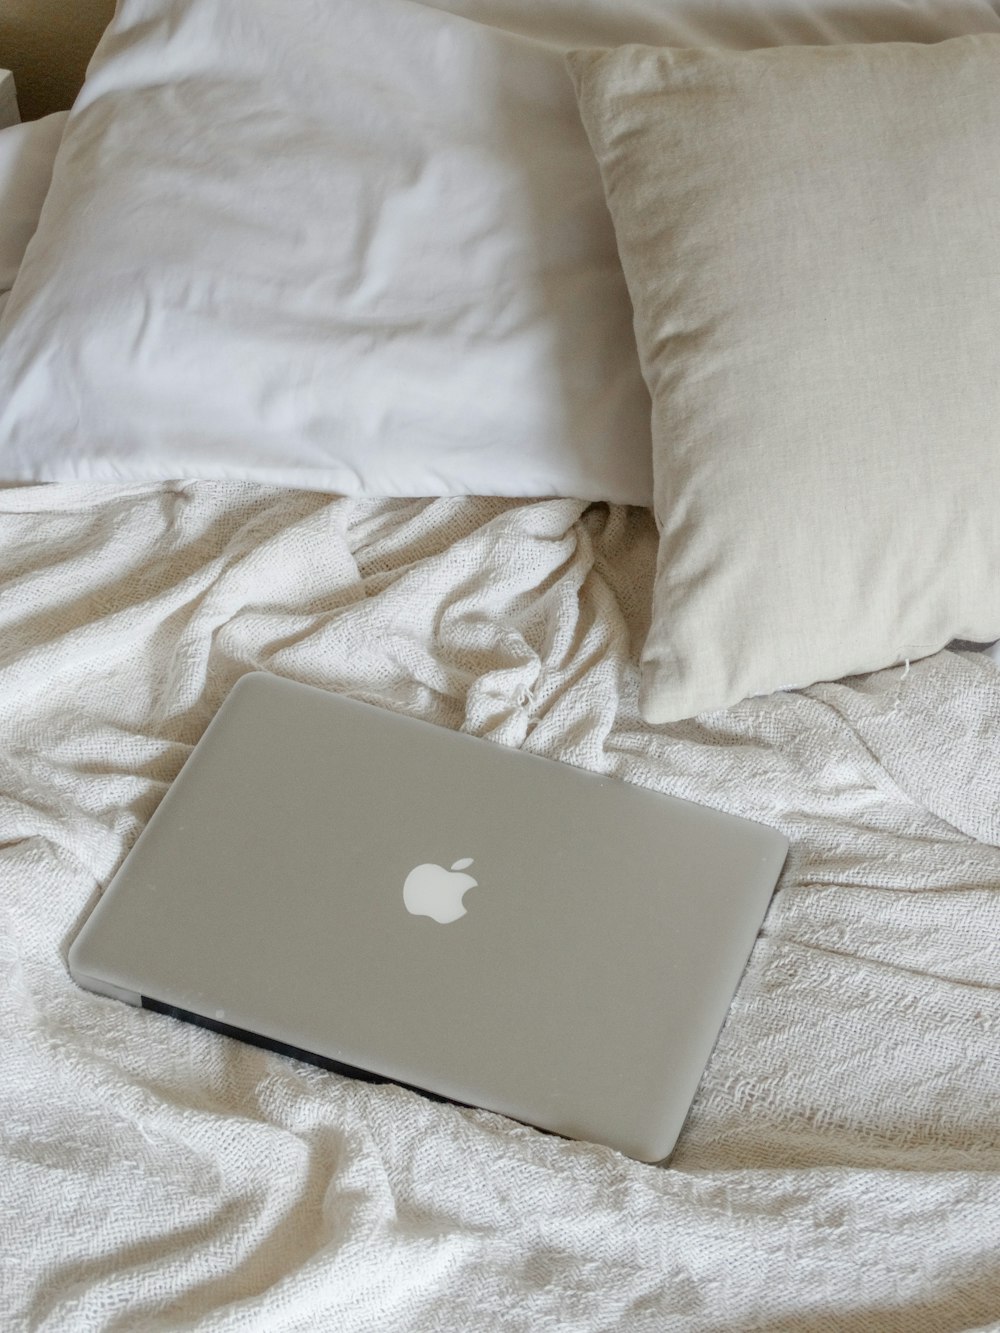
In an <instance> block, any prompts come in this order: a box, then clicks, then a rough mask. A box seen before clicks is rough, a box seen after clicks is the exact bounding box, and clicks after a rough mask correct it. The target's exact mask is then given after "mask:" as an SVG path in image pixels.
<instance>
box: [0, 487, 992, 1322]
mask: <svg viewBox="0 0 1000 1333" xmlns="http://www.w3.org/2000/svg"><path fill="white" fill-rule="evenodd" d="M654 552H655V533H654V531H653V528H652V523H651V520H650V518H649V515H648V514H647V513H645V511H637V510H626V509H611V510H609V509H607V508H606V507H603V506H598V507H594V508H592V509H589V510H586V511H585V510H584V507H583V506H582V505H581V504H578V503H574V502H571V501H551V502H544V503H510V502H503V501H489V502H487V501H479V500H441V501H432V502H427V501H413V502H407V501H396V502H390V503H385V502H366V503H358V502H348V501H342V500H331V499H330V498H329V497H325V496H322V495H314V494H310V495H304V494H298V493H285V492H279V491H277V490H265V489H262V488H256V487H250V486H231V485H230V486H224V485H203V484H185V485H180V486H176V487H170V486H156V487H134V488H132V489H127V490H115V491H110V490H108V491H101V490H99V489H89V490H88V489H84V488H69V487H51V488H26V489H21V490H9V491H3V492H0V569H2V575H0V884H2V893H0V932H2V942H0V949H2V977H3V986H2V1000H0V1004H2V1042H3V1047H2V1049H3V1075H2V1078H0V1140H2V1142H0V1151H2V1164H0V1182H2V1184H0V1192H2V1213H0V1229H2V1233H3V1234H2V1244H0V1328H3V1329H4V1330H7V1331H10V1330H27V1329H31V1330H35V1329H46V1330H49V1329H60V1330H62V1329H67V1330H72V1331H73V1333H77V1331H83V1330H96V1329H101V1330H106V1329H108V1330H110V1329H115V1330H129V1331H131V1330H145V1329H170V1330H179V1329H199V1330H200V1329H206V1330H207V1329H212V1330H221V1329H227V1330H240V1333H244V1331H245V1330H258V1329H266V1330H272V1329H273V1330H293V1329H295V1330H299V1329H301V1330H317V1329H319V1330H327V1329H330V1330H350V1331H353V1330H372V1331H373V1333H375V1331H376V1330H377V1331H378V1333H383V1331H384V1330H413V1333H429V1331H431V1330H447V1331H448V1333H452V1331H453V1330H466V1329H469V1330H492V1329H502V1330H508V1329H509V1330H525V1331H526V1333H527V1331H528V1330H530V1331H531V1333H538V1331H539V1330H544V1329H551V1330H557V1329H558V1330H588V1333H589V1331H591V1330H598V1329H600V1330H605V1329H608V1330H610V1329H624V1330H672V1329H682V1330H741V1331H742V1330H750V1329H763V1330H768V1331H769V1333H779V1331H780V1333H821V1330H844V1331H845V1333H870V1331H871V1330H876V1331H878V1330H899V1331H900V1333H920V1331H921V1330H926V1331H927V1333H942V1331H943V1330H959V1329H962V1330H967V1329H972V1328H985V1327H990V1326H993V1327H997V1326H998V1325H996V1324H994V1323H993V1322H992V1321H994V1320H997V1319H998V1317H1000V1056H998V1051H1000V990H998V988H1000V949H998V935H1000V848H998V844H1000V740H998V736H1000V670H998V668H997V665H996V664H995V663H994V662H993V661H991V660H989V659H988V658H986V657H983V656H980V655H977V654H973V653H964V652H944V653H941V654H939V655H938V656H936V657H934V658H930V659H927V660H925V661H922V662H919V663H916V664H914V665H912V666H911V667H910V668H909V670H908V671H903V670H902V669H894V670H889V671H885V672H880V673H878V674H876V675H872V676H869V677H863V678H856V679H853V680H851V681H848V682H846V683H840V684H836V685H824V686H817V687H814V688H813V689H811V690H808V691H804V692H800V693H791V694H783V695H777V696H773V697H771V698H768V699H757V700H750V701H748V702H747V703H745V704H743V705H740V706H739V707H737V708H734V709H732V710H730V711H729V712H726V713H720V714H716V715H711V716H707V717H704V718H702V719H700V720H699V721H698V722H690V723H685V724H681V725H676V726H669V727H659V728H649V727H647V726H645V725H643V724H642V723H641V722H640V720H639V717H638V712H637V708H636V653H637V648H638V645H639V643H640V641H641V638H642V635H643V634H644V632H645V619H644V617H645V616H646V614H647V609H648V606H649V595H650V583H651V577H652V568H653V558H654ZM250 668H264V669H266V670H269V671H273V672H278V673H281V674H284V675H289V676H293V677H295V678H296V679H299V680H304V681H308V682H311V683H313V684H318V685H322V686H326V687H329V688H330V689H347V690H350V691H351V692H353V693H355V694H360V695H362V696H363V697H366V698H368V699H369V700H371V701H373V702H375V703H380V704H382V705H384V706H386V707H392V708H396V709H401V710H404V711H407V712H410V713H413V714H416V715H419V716H421V717H426V718H429V719H432V720H433V721H435V722H437V723H440V724H441V725H443V726H451V727H460V726H462V727H465V728H466V729H467V730H469V731H472V732H474V733H476V734H479V735H482V736H487V737H489V738H491V739H492V740H494V741H496V742H497V743H501V744H507V745H519V746H523V747H524V748H525V749H529V750H534V751H537V752H539V753H542V754H546V755H549V756H553V757H557V758H560V759H563V760H565V761H567V762H570V763H574V764H580V765H584V766H586V767H588V768H593V769H599V770H601V771H603V772H607V773H611V774H615V775H617V776H618V777H620V778H622V779H624V780H626V781H630V782H636V783H642V784H645V785H648V786H652V787H657V788H659V789H661V790H663V791H669V792H674V793H676V794H679V795H681V796H685V797H690V798H694V799H695V800H700V801H704V802H706V803H708V804H711V805H715V806H718V807H720V808H723V809H727V810H731V811H735V812H737V813H741V814H746V815H750V816H753V817H755V818H757V819H761V820H764V821H767V822H770V823H773V824H774V825H776V826H777V827H779V828H781V829H782V830H784V832H786V833H787V834H788V836H789V837H790V838H791V840H792V844H793V846H792V853H791V857H790V860H789V863H788V865H787V868H786V871H785V874H784V876H783V879H782V881H781V884H780V886H779V891H778V893H777V896H776V898H775V901H774V903H773V906H772V909H771V912H770V914H769V916H768V919H767V922H766V927H765V930H764V933H763V936H762V938H761V939H760V941H759V943H758V946H757V948H756V949H755V951H754V954H753V957H752V960H751V963H750V967H749V970H748V972H747V975H746V976H745V978H744V981H743V983H742V985H741V987H740V990H739V993H738V996H737V999H736V1002H735V1005H734V1008H733V1010H732V1014H731V1017H730V1020H729V1022H728V1024H727V1026H726V1028H725V1029H724V1031H723V1034H722V1036H721V1038H720V1041H719V1044H718V1047H717V1049H716V1051H715V1054H714V1056H713V1058H712V1061H711V1063H710V1065H709V1068H708V1070H707V1072H706V1074H705V1077H704V1080H703V1082H702V1086H701V1090H700V1093H699V1096H698V1099H697V1102H696V1104H695V1107H694V1109H693V1112H692V1114H691V1117H690V1119H689V1121H688V1124H687V1127H686V1129H685V1132H684V1133H683V1135H682V1137H681V1140H680V1143H679V1146H678V1150H677V1153H676V1155H675V1158H674V1160H673V1163H672V1165H671V1166H669V1167H668V1168H662V1167H649V1166H642V1165H638V1164H636V1163H634V1162H631V1161H628V1160H626V1159H625V1158H623V1157H620V1156H619V1155H617V1154H616V1153H614V1152H611V1151H609V1150H606V1149H601V1148H596V1147H592V1146H589V1145H586V1144H579V1143H567V1142H564V1141H562V1140H560V1139H558V1138H554V1137H548V1136H545V1135H542V1134H539V1133H537V1132H535V1131H533V1130H531V1129H528V1128H525V1127H523V1126H518V1125H515V1124H512V1123H510V1122H508V1121H506V1120H504V1119H502V1118H501V1117H498V1116H494V1115H490V1114H485V1113H482V1112H477V1111H470V1110H462V1109H459V1108H455V1107H450V1106H447V1105H438V1104H434V1103H431V1102H429V1101H427V1100H425V1099H423V1098H421V1097H419V1096H417V1095H416V1094H413V1093H410V1092H406V1091H404V1090H401V1089H399V1088H395V1087H392V1086H369V1085H366V1084H359V1083H354V1082H351V1081H349V1080H346V1079H343V1078H340V1077H338V1076H336V1075H333V1074H327V1073H323V1072H320V1071H318V1070H316V1069H313V1068H310V1067H307V1066H304V1065H300V1064H297V1063H294V1062H292V1061H288V1060H285V1059H282V1058H280V1057H278V1056H272V1055H269V1054H266V1053H263V1052H260V1051H257V1050H254V1049H251V1048H248V1047H245V1046H243V1045H240V1044H238V1043H235V1042H231V1041H228V1040H226V1039H224V1038H220V1037H217V1036H214V1035H212V1034H210V1033H207V1032H204V1031H200V1030H197V1029H195V1028H191V1027H188V1026H185V1025H183V1024H180V1023H176V1022H174V1021H173V1020H171V1019H168V1018H163V1017H160V1016H158V1015H153V1014H149V1013H143V1012H138V1011H134V1010H131V1009H129V1008H127V1007H126V1006H124V1005H120V1004H117V1003H115V1002H113V1001H110V1000H103V999H100V998H97V997H95V996H92V995H89V994H85V993H83V992H81V991H79V990H78V989H77V988H76V987H75V986H74V985H73V983H72V982H71V981H70V980H69V977H68V975H67V972H66V965H65V958H66V949H67V946H68V943H69V941H70V940H71V939H72V937H73V935H74V933H75V931H76V930H77V928H78V926H79V925H80V923H81V921H82V920H83V918H84V916H85V915H86V913H87V912H88V910H89V909H90V907H91V906H92V905H93V903H94V901H95V899H96V897H97V894H98V891H99V888H100V886H101V885H103V884H105V883H106V882H107V880H108V879H109V877H110V876H111V874H112V872H113V871H114V869H115V867H116V866H117V865H118V863H119V862H120V860H121V859H122V857H123V856H124V854H125V852H126V850H127V848H128V847H129V845H130V844H131V843H132V841H133V840H134V839H135V837H136V835H137V833H138V832H139V830H140V828H141V827H142V825H143V823H144V821H145V820H146V819H147V818H148V817H149V814H150V812H151V811H152V810H153V808H154V807H155V805H156V803H157V802H158V801H159V799H160V797H161V796H162V795H163V792H164V791H165V789H166V787H167V785H168V784H169V782H170V780H171V779H172V778H173V776H174V775H175V774H176V772H177V771H178V769H179V767H180V765H181V764H182V762H183V761H184V759H185V757H186V756H187V754H188V753H189V751H190V748H191V746H192V744H193V743H194V742H195V741H196V740H197V738H198V736H199V735H200V734H201V732H202V730H203V729H204V727H205V725H206V724H207V722H208V721H209V719H210V717H211V716H212V714H213V712H214V710H215V709H216V708H217V706H218V705H219V703H220V702H221V700H222V699H223V697H224V696H225V694H226V692H227V690H228V689H229V687H230V686H231V685H232V684H233V682H234V681H235V680H236V679H237V677H238V676H239V675H240V674H241V673H242V672H244V671H247V670H248V669H250ZM622 966H623V967H627V966H628V960H627V959H622ZM650 1021H651V1022H655V1021H656V1017H655V1015H651V1016H650Z"/></svg>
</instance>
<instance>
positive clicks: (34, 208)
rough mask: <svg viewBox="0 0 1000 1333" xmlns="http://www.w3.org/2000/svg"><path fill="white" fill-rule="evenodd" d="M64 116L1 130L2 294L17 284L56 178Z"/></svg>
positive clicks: (0, 249)
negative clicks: (50, 184) (53, 173)
mask: <svg viewBox="0 0 1000 1333" xmlns="http://www.w3.org/2000/svg"><path fill="white" fill-rule="evenodd" d="M65 124H66V112H65V111H59V112H57V113H56V114H55V115H52V116H44V117H43V118H42V119H41V120H29V121H26V122H25V123H24V124H22V125H10V126H8V127H7V128H6V129H2V130H0V293H3V292H9V291H10V289H11V287H12V286H13V285H14V279H15V278H16V277H17V273H18V269H20V267H21V261H22V260H23V259H24V252H25V250H26V249H27V248H28V242H29V241H30V240H31V238H32V236H34V234H35V229H36V228H37V226H38V217H39V214H40V213H41V211H42V204H43V203H44V201H45V196H46V194H47V192H48V188H49V182H50V180H51V179H52V164H53V162H54V161H55V157H56V149H57V148H58V147H59V141H60V139H61V138H62V133H63V128H64V126H65Z"/></svg>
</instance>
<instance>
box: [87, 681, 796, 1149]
mask: <svg viewBox="0 0 1000 1333" xmlns="http://www.w3.org/2000/svg"><path fill="white" fill-rule="evenodd" d="M786 851H787V842H786V840H785V838H783V837H782V836H781V835H780V834H778V833H777V832H775V831H774V830H772V829H769V828H766V827H764V826H762V825H759V824H756V823H752V822H750V821H747V820H744V819H740V818H737V817H735V816H732V815H728V814H723V813H720V812H718V811H715V810H710V809H706V808H703V807H700V806H697V805H694V804H691V803H689V802H687V801H683V800H680V799H676V798H673V797H670V796H664V795H662V794H660V793H657V792H652V791H649V790H646V789H645V788H641V787H635V786H632V785H630V784H628V783H625V782H622V781H620V780H618V779H616V778H610V777H603V776H600V775H597V774H594V773H590V772H586V771H583V770H580V769H576V768H573V767H571V766H569V765H566V764H561V763H558V762H555V761H553V760H549V759H544V758H540V757H538V756H533V755H528V754H525V753H523V752H521V751H518V750H513V749H509V748H507V747H504V746H500V745H495V744H491V743H489V742H487V741H483V740H480V739H478V738H475V737H471V736H467V735H464V734H462V733H458V732H453V731H449V730H447V729H445V728H441V727H437V726H434V725H432V724H428V723H426V722H423V721H418V720H416V719H413V718H409V717H405V716H401V715H399V714H396V713H393V712H390V711H388V710H385V709H381V708H377V707H374V706H372V705H369V704H364V703H360V702H357V701H355V700H352V699H348V698H344V697H341V696H338V695H335V694H332V693H330V692H328V691H326V690H322V689H317V688H315V687H312V686H308V685H301V684H298V683H295V682H292V681H288V680H285V679H282V678H280V677H275V676H269V675H264V674H260V673H251V674H249V675H247V676H244V677H243V678H242V679H241V680H240V681H239V683H238V684H237V685H236V686H235V687H234V689H233V690H232V691H231V693H230V695H229V696H228V698H227V699H226V700H225V702H224V703H223V705H222V707H221V708H220V710H219V712H218V713H217V715H216V717H215V718H214V719H213V720H212V722H211V724H210V725H209V727H208V728H207V730H206V732H205V734H204V736H203V737H202V739H201V741H200V742H199V743H198V745H197V746H196V747H195V749H194V750H193V751H192V753H191V755H190V757H189V759H188V761H187V763H186V764H185V765H184V768H183V769H182V770H181V772H180V774H179V775H178V777H177V779H176V781H175V782H174V783H173V785H172V786H171V788H170V790H169V791H168V793H167V795H166V796H165V797H164V799H163V800H162V802H161V803H160V806H159V807H158V809H157V810H156V812H155V813H154V815H153V817H152V819H151V820H150V821H149V824H148V825H147V827H146V828H145V830H144V831H143V833H142V834H141V836H140V837H139V839H138V841H137V842H136V844H135V846H134V848H133V849H132V851H131V852H130V854H129V855H128V857H127V858H126V860H125V861H124V863H123V864H122V867H121V869H120V870H119V872H118V873H117V874H116V876H115V877H114V879H113V880H112V882H111V884H110V885H109V886H108V888H107V890H106V891H105V893H104V894H103V896H102V898H101V900H100V902H99V903H98V905H97V907H96V908H95V909H94V911H93V913H92V914H91V916H90V917H89V919H88V920H87V922H86V923H85V925H84V927H83V930H82V931H81V933H80V934H79V936H78V937H77V939H76V940H75V941H74V943H73V945H72V947H71V949H70V953H69V964H70V971H71V973H72V975H73V977H74V979H75V980H76V981H77V982H78V983H79V984H80V985H81V986H84V987H86V988H88V989H91V990H95V991H98V992H101V993H103V994H106V995H111V996H114V997H116V998H118V999H123V1000H126V1001H128V1002H130V1003H133V1004H142V1005H144V1006H145V1007H147V1008H156V1009H160V1010H163V1011H166V1012H169V1013H173V1014H176V1015H177V1016H179V1017H183V1018H189V1019H192V1020H194V1021H196V1022H202V1023H204V1024H205V1025H207V1026H209V1027H214V1028H216V1029H217V1030H219V1031H222V1032H225V1033H228V1034H230V1035H234V1036H239V1037H243V1038H245V1039H247V1040H252V1041H256V1042H257V1043H258V1044H262V1045H266V1046H271V1047H272V1048H274V1049H277V1050H281V1051H284V1052H286V1053H288V1054H293V1055H299V1056H301V1057H303V1058H306V1059H313V1060H315V1061H316V1062H318V1063H320V1064H325V1065H327V1067H332V1068H344V1067H346V1068H347V1069H348V1070H349V1071H350V1072H363V1073H365V1074H368V1075H372V1076H377V1077H380V1078H386V1079H390V1080H393V1081H396V1082H400V1083H403V1084H407V1085H409V1086H411V1087H415V1088H418V1089H422V1090H426V1091H428V1092H430V1093H432V1094H435V1095H437V1096H441V1097H445V1098H448V1099H451V1100H454V1101H457V1102H462V1103H466V1104H469V1105H475V1106H481V1107H485V1108H487V1109H490V1110H493V1111H498V1112H501V1113H503V1114H506V1115H509V1116H512V1117H514V1118H515V1119H517V1120H521V1121H526V1122H528V1123H530V1124H533V1125H536V1126H538V1127H539V1128H542V1129H546V1130H551V1131H554V1132H556V1133H559V1134H563V1135H566V1136H568V1137H571V1138H582V1139H588V1140H592V1141H596V1142H600V1143H604V1144H607V1145H610V1146H612V1147H615V1148H618V1149H620V1150H621V1151H622V1152H625V1153H627V1154H629V1155H630V1156H633V1157H637V1158H639V1159H641V1160H645V1161H658V1160H660V1159H662V1158H664V1157H666V1156H667V1155H668V1154H669V1153H670V1152H671V1150H672V1148H673V1145H674V1141H675V1139H676V1138H677V1135H678V1133H679V1132H680V1128H681V1125H682V1123H683V1120H684V1117H685V1115H686V1114H687V1111H688V1108H689V1106H690V1104H691V1101H692V1100H693V1098H694V1094H695V1090H696V1088H697V1084H698V1081H699V1079H700V1077H701V1074H702V1072H703V1070H704V1067H705V1064H706V1062H707V1060H708V1057H709V1055H710V1053H711V1049H712V1046H713V1044H714V1042H715V1039H716V1036H717V1034H718V1032H719V1029H720V1027H721V1025H722V1022H723V1020H724V1018H725V1015H726V1011H727V1009H728V1006H729V1003H730V1001H731V999H732V996H733V993H734V991H735V989H736V986H737V983H738V981H739V978H740V976H741V973H742V971H743V969H744V967H745V964H746V961H747V957H748V955H749V953H750V950H751V947H752V945H753V942H754V939H755V937H756V935H757V932H758V930H759V927H760V924H761V921H762V919H763V916H764V913H765V911H766V909H767V905H768V902H769V900H770V897H771V893H772V890H773V888H774V884H775V881H776V879H777V877H778V874H779V872H780V870H781V866H782V863H783V861H784V858H785V854H786Z"/></svg>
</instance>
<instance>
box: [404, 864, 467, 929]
mask: <svg viewBox="0 0 1000 1333" xmlns="http://www.w3.org/2000/svg"><path fill="white" fill-rule="evenodd" d="M471 865H472V857H471V856H465V857H463V858H462V860H461V861H456V862H455V864H454V865H453V866H452V868H451V869H450V870H445V868H444V866H438V865H434V864H433V863H432V862H428V863H426V864H425V865H421V866H414V868H413V869H412V870H411V871H410V873H409V874H408V875H407V877H406V881H405V883H404V884H403V902H404V904H405V905H406V910H407V911H408V912H412V913H413V915H414V916H429V917H433V918H434V920H435V921H437V922H439V923H440V924H441V925H442V926H446V925H448V923H449V922H450V921H457V920H458V918H459V917H460V916H465V908H464V907H463V905H462V897H463V895H464V894H465V891H466V889H474V888H476V887H477V881H476V880H474V879H473V878H472V876H471V875H463V874H462V871H463V870H465V868H466V866H471Z"/></svg>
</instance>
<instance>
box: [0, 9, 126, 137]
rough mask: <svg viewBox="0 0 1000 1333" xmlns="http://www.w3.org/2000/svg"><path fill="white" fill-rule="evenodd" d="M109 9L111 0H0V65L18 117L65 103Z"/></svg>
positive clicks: (26, 117) (38, 113)
mask: <svg viewBox="0 0 1000 1333" xmlns="http://www.w3.org/2000/svg"><path fill="white" fill-rule="evenodd" d="M114 12H115V0H0V68H3V69H10V70H13V71H14V82H15V83H16V84H17V100H18V104H19V105H20V108H21V117H22V119H23V120H34V119H36V117H38V116H44V115H46V114H47V113H48V112H50V111H62V110H65V109H66V108H67V107H68V106H70V104H71V103H72V101H73V98H74V97H75V96H76V94H77V93H78V92H79V90H80V85H81V83H82V82H83V74H84V70H85V69H86V68H87V61H88V60H89V59H90V57H91V54H92V53H93V50H94V47H95V46H96V45H97V40H98V38H99V37H100V35H101V33H102V32H103V31H104V29H105V27H107V24H108V23H109V21H110V19H111V16H112V14H113V13H114Z"/></svg>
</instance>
